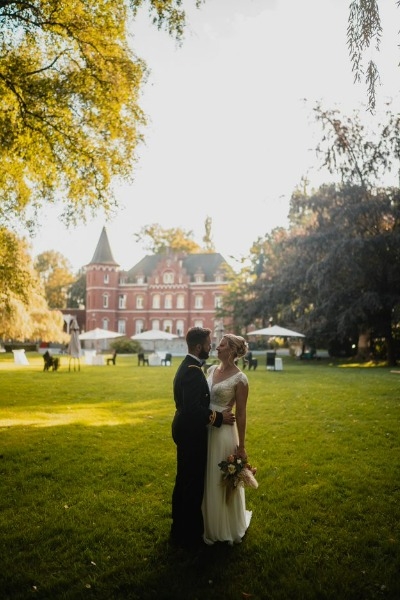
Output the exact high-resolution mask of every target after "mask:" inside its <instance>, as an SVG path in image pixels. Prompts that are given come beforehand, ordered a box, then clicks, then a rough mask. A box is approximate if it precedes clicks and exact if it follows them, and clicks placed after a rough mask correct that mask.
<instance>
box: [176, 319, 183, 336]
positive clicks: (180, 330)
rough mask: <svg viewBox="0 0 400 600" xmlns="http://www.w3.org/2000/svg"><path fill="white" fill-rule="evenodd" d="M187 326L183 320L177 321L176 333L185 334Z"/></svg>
mask: <svg viewBox="0 0 400 600" xmlns="http://www.w3.org/2000/svg"><path fill="white" fill-rule="evenodd" d="M184 328H185V324H184V322H183V321H182V320H179V321H177V322H176V334H177V335H179V336H183V331H184Z"/></svg>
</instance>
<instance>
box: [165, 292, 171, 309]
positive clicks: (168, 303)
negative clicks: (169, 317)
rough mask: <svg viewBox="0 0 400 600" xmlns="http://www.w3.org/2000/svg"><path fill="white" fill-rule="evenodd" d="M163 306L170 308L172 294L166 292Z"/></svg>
mask: <svg viewBox="0 0 400 600" xmlns="http://www.w3.org/2000/svg"><path fill="white" fill-rule="evenodd" d="M164 308H166V309H170V308H172V296H171V294H166V296H165V298H164Z"/></svg>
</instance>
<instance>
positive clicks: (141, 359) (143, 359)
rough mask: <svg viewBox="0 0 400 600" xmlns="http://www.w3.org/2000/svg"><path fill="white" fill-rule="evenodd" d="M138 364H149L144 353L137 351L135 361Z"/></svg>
mask: <svg viewBox="0 0 400 600" xmlns="http://www.w3.org/2000/svg"><path fill="white" fill-rule="evenodd" d="M137 364H138V366H140V365H143V366H144V365H147V366H149V359H148V358H147V356H145V355H144V353H143V352H139V354H138V362H137Z"/></svg>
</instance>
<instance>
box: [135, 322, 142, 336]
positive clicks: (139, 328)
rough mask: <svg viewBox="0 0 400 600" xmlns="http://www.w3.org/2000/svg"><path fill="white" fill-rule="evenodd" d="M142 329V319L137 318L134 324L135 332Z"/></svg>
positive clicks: (139, 331) (140, 331)
mask: <svg viewBox="0 0 400 600" xmlns="http://www.w3.org/2000/svg"><path fill="white" fill-rule="evenodd" d="M142 331H143V321H142V320H141V319H138V320H137V321H136V325H135V333H142Z"/></svg>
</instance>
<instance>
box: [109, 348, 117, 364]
mask: <svg viewBox="0 0 400 600" xmlns="http://www.w3.org/2000/svg"><path fill="white" fill-rule="evenodd" d="M116 360H117V351H116V350H114V352H113V353H112V356H109V357H108V358H107V365H109V364H112V365H115V361H116Z"/></svg>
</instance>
